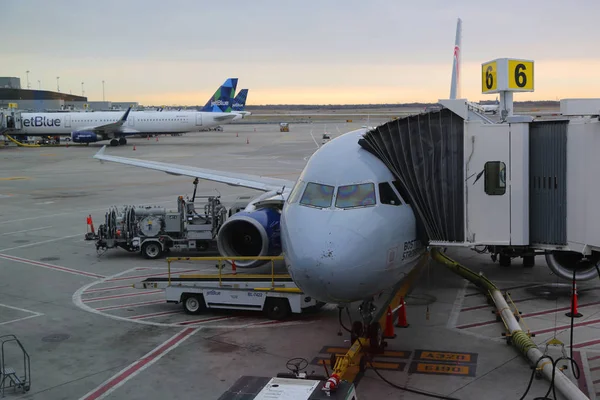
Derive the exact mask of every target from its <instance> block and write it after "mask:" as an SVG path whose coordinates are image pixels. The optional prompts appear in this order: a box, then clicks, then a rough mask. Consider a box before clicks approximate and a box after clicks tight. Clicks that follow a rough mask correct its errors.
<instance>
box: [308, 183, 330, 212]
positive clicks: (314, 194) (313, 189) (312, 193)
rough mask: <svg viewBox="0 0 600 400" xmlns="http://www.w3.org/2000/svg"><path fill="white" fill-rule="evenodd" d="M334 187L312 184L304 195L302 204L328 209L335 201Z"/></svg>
mask: <svg viewBox="0 0 600 400" xmlns="http://www.w3.org/2000/svg"><path fill="white" fill-rule="evenodd" d="M333 189H334V188H333V186H328V185H321V184H319V183H314V182H310V183H309V184H308V185H306V190H305V191H304V194H303V195H302V199H301V200H300V204H304V205H306V206H312V207H320V208H327V207H329V206H331V199H333Z"/></svg>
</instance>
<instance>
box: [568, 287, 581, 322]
mask: <svg viewBox="0 0 600 400" xmlns="http://www.w3.org/2000/svg"><path fill="white" fill-rule="evenodd" d="M565 315H566V316H567V317H573V318H581V317H583V314H581V313H580V312H579V311H578V310H577V284H576V283H575V281H573V294H572V298H571V311H570V312H568V313H566V314H565Z"/></svg>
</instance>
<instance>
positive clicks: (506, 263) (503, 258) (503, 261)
mask: <svg viewBox="0 0 600 400" xmlns="http://www.w3.org/2000/svg"><path fill="white" fill-rule="evenodd" d="M499 261H500V266H502V267H510V261H511V260H510V256H507V255H504V254H500V260H499Z"/></svg>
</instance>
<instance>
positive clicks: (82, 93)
mask: <svg viewBox="0 0 600 400" xmlns="http://www.w3.org/2000/svg"><path fill="white" fill-rule="evenodd" d="M84 94H85V92H84V91H83V82H81V96H83V95H84Z"/></svg>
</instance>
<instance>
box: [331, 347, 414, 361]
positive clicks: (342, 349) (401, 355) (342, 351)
mask: <svg viewBox="0 0 600 400" xmlns="http://www.w3.org/2000/svg"><path fill="white" fill-rule="evenodd" d="M348 350H349V349H348V348H346V347H327V349H326V350H325V351H326V352H327V353H329V354H332V353H335V354H342V355H343V354H346V352H347V351H348ZM378 356H380V357H381V356H383V357H397V358H404V357H407V356H408V353H407V352H406V351H385V352H384V353H383V354H378Z"/></svg>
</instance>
